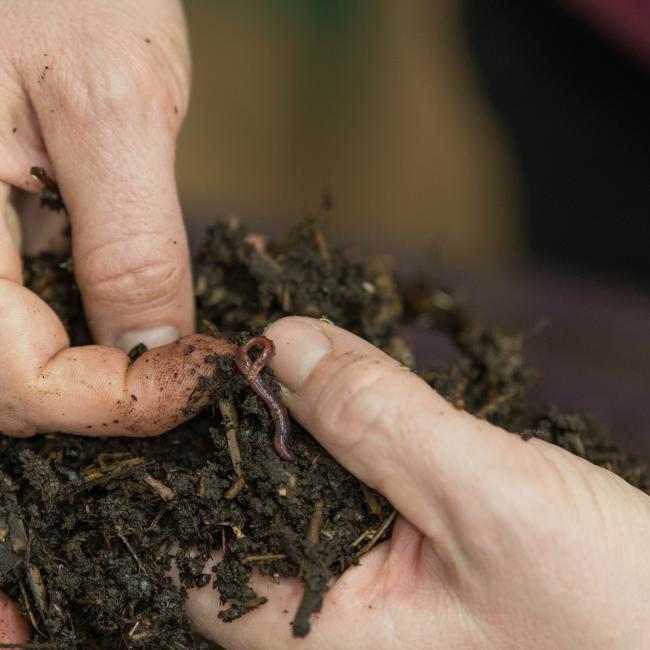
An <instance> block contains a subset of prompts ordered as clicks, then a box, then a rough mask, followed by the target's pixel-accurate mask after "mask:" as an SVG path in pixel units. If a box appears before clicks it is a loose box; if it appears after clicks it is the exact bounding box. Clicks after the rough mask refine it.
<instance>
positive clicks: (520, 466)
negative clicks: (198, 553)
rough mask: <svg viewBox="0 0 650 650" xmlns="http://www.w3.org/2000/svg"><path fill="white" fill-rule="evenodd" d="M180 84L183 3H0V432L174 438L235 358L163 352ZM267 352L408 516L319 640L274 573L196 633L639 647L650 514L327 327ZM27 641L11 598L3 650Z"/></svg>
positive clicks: (205, 605)
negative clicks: (69, 313) (65, 320)
mask: <svg viewBox="0 0 650 650" xmlns="http://www.w3.org/2000/svg"><path fill="white" fill-rule="evenodd" d="M46 54H47V56H46ZM46 60H47V62H46ZM188 89H189V55H188V51H187V42H186V35H185V29H184V25H183V19H182V13H181V9H180V5H179V3H178V2H176V1H172V0H138V2H134V1H132V0H131V1H129V0H94V1H93V3H92V10H91V9H89V5H88V3H87V2H86V0H56V1H55V0H20V2H17V0H0V152H1V155H0V313H1V314H2V328H1V329H0V431H1V432H3V433H5V434H9V435H14V436H25V435H32V434H33V433H35V432H36V431H43V432H46V431H57V430H66V431H70V432H72V433H78V434H82V435H94V434H95V433H97V434H100V435H111V434H118V433H123V432H124V431H125V430H126V431H128V432H129V433H131V434H133V435H154V434H157V433H161V432H163V431H164V430H166V429H168V428H170V427H171V426H173V425H174V424H176V423H178V422H179V421H180V420H181V419H183V418H184V417H186V416H184V415H183V411H182V408H183V407H184V406H186V405H187V402H188V400H190V398H191V397H192V396H195V388H196V381H197V377H198V376H200V375H201V373H205V372H210V371H212V369H213V367H206V364H205V361H204V359H205V357H206V356H208V355H210V354H223V353H228V354H232V353H233V351H232V349H230V348H228V347H227V346H226V345H225V344H224V343H223V342H219V341H216V340H214V339H209V338H206V337H201V336H197V335H194V336H190V337H189V338H187V337H186V338H183V339H181V341H179V342H176V343H170V341H172V340H174V339H176V338H177V337H178V336H179V335H181V336H183V335H190V334H191V332H192V329H193V313H192V297H191V279H190V270H189V263H188V252H187V244H186V237H185V232H184V229H183V224H182V220H181V215H180V208H179V205H178V198H177V195H176V189H175V182H174V173H173V160H174V146H175V139H176V135H177V133H178V129H179V126H180V123H181V121H182V118H183V115H184V113H185V110H186V106H187V97H188V94H189V90H188ZM32 166H39V167H43V168H44V169H45V170H46V171H47V173H48V175H49V176H51V177H52V178H53V179H54V180H55V181H56V182H57V183H58V184H59V187H60V188H61V191H62V193H63V198H64V200H65V202H66V205H67V206H68V209H69V211H70V215H69V216H70V221H71V224H72V232H73V240H72V252H73V256H74V263H75V273H76V277H77V282H78V284H79V286H80V288H81V291H82V294H83V300H84V306H85V310H86V314H87V317H88V320H89V322H90V324H91V327H92V331H93V335H94V337H95V340H96V341H97V342H98V343H99V344H100V345H96V346H88V347H84V348H75V349H71V348H70V347H69V342H68V339H67V335H66V333H65V332H64V330H63V327H62V325H61V323H60V322H59V321H58V319H57V318H56V316H55V315H54V313H53V312H52V311H51V310H50V309H49V308H48V307H47V305H45V303H43V302H42V301H41V300H40V299H38V298H37V297H36V296H34V295H33V294H31V293H30V292H29V291H27V290H26V289H25V288H24V287H22V286H21V273H20V255H19V250H18V242H19V240H20V238H21V233H20V229H19V222H20V221H22V222H23V224H28V223H30V222H32V223H34V222H35V223H36V225H37V232H36V233H35V234H36V237H34V236H31V237H30V236H29V235H30V233H27V235H28V236H27V237H26V241H25V247H26V250H38V249H39V248H42V247H44V246H47V247H50V246H52V245H53V244H55V245H60V242H59V241H55V240H57V238H60V226H61V222H57V221H56V217H52V215H48V217H47V219H48V220H47V221H45V222H44V221H43V215H41V214H39V212H38V210H35V211H34V209H33V208H34V205H35V201H34V200H33V198H32V199H30V197H29V196H27V195H22V196H16V195H15V191H14V192H13V196H10V192H9V188H10V187H13V188H18V189H20V190H21V191H23V192H26V193H30V192H31V193H34V192H37V191H38V190H39V189H40V187H39V185H37V184H36V182H35V181H34V180H33V179H32V178H31V177H30V176H29V169H30V168H31V167H32ZM10 199H12V200H11V201H10ZM14 204H15V205H17V206H18V208H19V209H18V212H19V213H20V214H17V212H16V210H15V208H14ZM19 217H20V219H19ZM50 223H54V224H55V225H57V229H56V230H57V232H56V233H50V232H48V227H47V224H50ZM31 235H34V233H31ZM134 330H135V332H136V333H135V334H132V333H133V331H134ZM266 334H267V336H268V337H269V338H270V339H271V340H272V341H273V342H274V344H275V346H276V350H277V356H276V357H274V358H273V359H272V361H271V366H272V368H273V369H274V370H275V372H276V376H277V377H278V378H279V380H280V381H281V382H282V383H283V384H284V386H285V387H286V389H287V390H286V398H285V401H286V405H287V406H288V408H289V409H290V410H291V412H292V414H293V416H294V417H295V418H296V419H297V420H298V421H300V422H301V423H302V424H303V425H304V426H305V427H306V428H307V429H308V430H310V431H311V432H312V433H313V435H314V436H315V437H316V438H317V439H318V440H319V441H320V442H321V443H322V444H323V445H324V446H325V448H326V449H327V450H328V451H329V452H330V453H331V454H332V455H333V456H334V457H335V458H336V459H337V460H338V461H339V462H340V463H341V464H343V465H344V466H345V467H347V468H348V469H349V470H350V471H351V472H352V473H354V474H355V475H356V476H358V477H359V478H360V479H361V480H363V481H365V482H366V483H367V484H368V485H370V486H372V487H374V488H376V489H377V490H379V491H380V492H382V493H383V494H384V495H385V496H386V497H387V498H388V499H389V500H390V501H391V502H392V503H393V505H394V506H395V508H396V509H397V510H398V511H399V512H400V513H401V514H400V516H399V517H398V518H397V520H396V524H395V529H394V532H393V535H392V538H391V540H390V541H388V542H385V543H383V544H381V545H379V546H377V547H376V548H375V549H374V550H373V551H372V552H370V553H369V554H367V555H366V556H364V557H363V560H362V563H361V565H360V566H358V567H353V568H351V569H349V570H348V571H347V572H346V573H345V574H344V575H343V576H342V577H341V578H340V579H339V580H338V582H337V583H336V584H335V585H334V586H333V587H332V589H331V590H330V591H329V592H328V594H327V595H326V598H325V604H324V608H323V611H322V613H321V614H320V615H318V616H316V617H314V621H313V629H312V633H311V634H310V636H308V637H307V638H306V639H302V640H299V641H297V640H295V639H292V638H291V635H290V627H289V621H290V617H291V615H292V612H294V611H295V608H296V607H297V605H298V602H299V599H300V587H299V585H298V584H297V583H296V582H295V581H290V580H287V581H284V582H282V583H280V584H273V583H271V582H269V581H268V580H265V579H262V578H260V577H259V576H257V577H256V578H255V587H256V589H258V590H259V591H260V592H261V593H262V594H264V595H267V596H268V597H269V599H270V600H269V602H268V603H267V604H266V605H264V606H263V607H261V608H259V609H258V610H256V611H255V612H253V613H251V614H249V615H248V616H246V617H245V618H244V619H242V620H240V621H237V622H234V623H231V624H224V623H221V622H219V621H218V619H217V618H216V612H217V611H218V609H219V608H220V607H221V604H220V603H219V596H218V594H217V593H216V592H215V591H214V590H212V589H209V588H208V589H202V590H193V591H190V595H189V600H188V604H187V614H188V617H189V619H190V621H192V623H193V625H194V626H195V628H196V629H197V630H199V631H201V632H202V633H203V634H205V635H206V636H208V637H210V638H213V639H215V640H217V641H218V642H220V643H221V644H222V645H224V646H226V647H227V648H229V650H238V649H240V648H241V649H242V650H243V649H246V650H254V649H257V648H260V650H261V649H265V650H273V648H278V649H279V648H282V649H284V648H287V649H289V650H290V649H291V648H293V647H296V648H298V647H299V648H301V649H302V650H307V649H312V648H313V649H316V648H327V649H328V650H335V649H337V648H341V649H343V648H345V649H347V648H361V649H363V648H369V649H370V648H373V649H374V650H378V649H380V648H387V649H388V648H390V649H398V650H399V648H409V649H411V648H427V649H428V648H445V649H446V650H448V649H451V650H454V649H459V650H461V649H462V650H466V649H474V648H476V649H477V650H478V649H479V648H480V649H481V650H486V649H487V650H490V649H494V650H504V649H505V650H509V649H512V650H515V649H517V650H519V649H520V648H527V649H531V650H542V649H544V650H546V649H549V650H551V649H553V650H556V649H564V648H566V649H567V650H568V649H573V648H577V647H584V648H589V649H590V650H600V649H602V650H617V649H618V648H620V649H621V650H636V649H638V650H641V649H644V648H646V647H647V639H648V637H649V635H650V600H649V599H648V598H647V590H648V587H647V586H648V584H650V553H649V552H648V549H649V548H650V498H649V497H648V496H646V495H644V494H642V493H641V492H639V491H638V490H635V489H633V488H631V487H630V486H629V485H627V484H626V483H625V482H624V481H622V480H621V479H619V478H617V477H616V476H614V475H613V474H611V473H609V472H607V471H605V470H602V469H599V468H597V467H595V466H593V465H591V464H589V463H587V462H585V461H584V460H581V459H579V458H576V457H573V456H571V455H570V454H568V453H566V452H564V451H562V450H560V449H557V448H555V447H552V446H550V445H548V444H546V443H544V442H541V441H538V440H531V441H529V442H523V441H522V440H521V439H519V438H518V437H517V436H513V435H511V434H508V433H506V432H505V431H502V430H500V429H498V428H496V427H493V426H491V425H489V424H487V423H486V422H484V421H481V420H477V419H475V418H473V417H472V416H470V415H468V414H466V413H463V412H460V411H457V410H455V409H454V408H453V407H452V406H451V405H449V404H448V403H447V402H446V401H445V400H443V399H442V398H441V397H440V396H438V395H437V394H436V393H435V392H434V391H432V390H431V389H430V388H429V387H428V386H427V385H426V384H424V383H423V382H422V381H421V380H420V379H418V378H417V377H416V376H415V375H413V374H411V373H409V372H407V371H405V370H403V369H402V368H401V367H400V366H398V365H397V364H396V363H395V362H394V361H392V360H391V359H389V358H388V357H386V356H385V355H384V354H383V353H381V352H380V351H379V350H377V349H375V348H373V347H372V346H371V345H369V344H368V343H366V342H364V341H362V340H360V339H358V338H357V337H355V336H353V335H352V334H350V333H348V332H345V331H342V330H340V329H337V328H336V327H334V326H331V325H328V324H325V323H321V322H316V321H310V320H307V319H295V318H292V319H284V320H282V321H279V322H278V323H275V324H274V325H273V326H272V327H271V328H270V329H269V330H268V331H267V333H266ZM139 341H144V342H145V343H148V344H150V347H151V346H152V344H165V343H168V345H163V347H159V348H157V349H155V350H151V351H150V352H148V353H147V354H145V355H143V356H142V357H140V358H139V359H138V361H137V362H135V363H134V364H132V365H129V363H128V358H127V356H126V355H125V353H124V351H123V350H125V349H128V348H129V347H131V345H132V344H135V343H137V342H139ZM110 346H118V347H121V348H122V350H120V349H118V348H117V347H110ZM134 398H135V399H134ZM203 403H204V401H202V400H201V399H198V400H197V401H196V402H194V406H196V408H200V406H201V405H202V404H203ZM116 420H117V422H115V421H116ZM215 557H216V554H215ZM212 563H213V562H210V563H209V564H208V570H209V567H210V566H211V565H212ZM26 638H27V627H26V625H25V623H24V621H22V620H21V618H20V614H19V611H18V609H17V608H16V606H15V605H14V604H12V603H11V602H10V601H8V600H7V598H6V597H5V596H3V595H2V594H0V643H23V642H25V640H26Z"/></svg>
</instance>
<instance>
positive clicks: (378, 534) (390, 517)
mask: <svg viewBox="0 0 650 650" xmlns="http://www.w3.org/2000/svg"><path fill="white" fill-rule="evenodd" d="M396 515H397V512H396V511H395V510H393V512H391V513H390V515H388V517H387V518H386V521H384V523H383V524H382V525H381V526H379V528H378V529H377V532H376V533H375V534H374V535H373V536H372V538H371V539H370V541H369V542H368V543H367V544H366V545H365V546H364V547H363V548H362V549H361V550H360V551H357V557H360V556H362V555H365V554H366V553H367V552H368V551H370V550H371V549H372V548H373V547H374V546H375V544H376V543H377V542H378V541H379V538H380V537H381V536H382V535H383V534H384V533H385V532H386V530H388V527H389V526H390V525H391V524H392V523H393V521H395V516H396Z"/></svg>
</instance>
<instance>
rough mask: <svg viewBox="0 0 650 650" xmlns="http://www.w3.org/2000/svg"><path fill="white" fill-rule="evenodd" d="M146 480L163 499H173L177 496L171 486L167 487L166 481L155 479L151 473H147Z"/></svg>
mask: <svg viewBox="0 0 650 650" xmlns="http://www.w3.org/2000/svg"><path fill="white" fill-rule="evenodd" d="M144 482H145V483H146V484H147V485H148V486H149V487H150V488H151V489H152V490H153V491H154V492H155V493H156V494H157V495H158V496H159V497H160V498H161V499H162V500H163V501H167V502H169V501H173V500H174V499H175V498H176V493H175V492H174V490H172V489H171V488H170V487H167V486H166V485H165V484H164V483H162V482H161V481H159V480H158V479H155V478H154V477H153V476H151V475H150V474H146V475H145V477H144Z"/></svg>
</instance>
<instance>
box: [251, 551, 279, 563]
mask: <svg viewBox="0 0 650 650" xmlns="http://www.w3.org/2000/svg"><path fill="white" fill-rule="evenodd" d="M286 557H287V556H286V555H285V554H284V553H267V554H266V555H248V556H247V557H245V558H244V559H243V560H242V562H272V561H273V560H284V559H285V558H286Z"/></svg>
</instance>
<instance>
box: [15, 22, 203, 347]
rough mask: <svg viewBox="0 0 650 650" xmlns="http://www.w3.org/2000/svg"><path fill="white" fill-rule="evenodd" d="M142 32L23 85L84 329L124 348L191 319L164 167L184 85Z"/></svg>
mask: <svg viewBox="0 0 650 650" xmlns="http://www.w3.org/2000/svg"><path fill="white" fill-rule="evenodd" d="M99 13H100V14H101V12H99ZM94 19H95V18H93V20H94ZM140 31H141V30H140V29H135V28H134V29H133V32H132V33H130V34H129V33H126V34H122V35H121V36H120V43H119V44H118V45H116V44H114V43H112V42H111V43H110V44H107V43H102V44H98V45H97V47H96V48H93V47H90V48H89V49H86V50H84V52H83V53H77V56H76V57H75V58H74V60H72V59H71V58H70V57H67V58H65V59H64V60H62V61H61V62H60V63H58V62H51V63H50V66H49V69H48V70H47V73H46V74H44V75H41V77H40V78H38V79H37V80H36V82H34V81H33V79H32V76H30V77H29V79H30V80H31V82H30V83H29V84H28V92H29V95H30V98H31V101H32V103H33V105H34V107H35V110H36V113H37V116H38V119H39V123H40V128H41V131H42V134H43V139H44V141H45V144H46V147H47V151H48V155H49V158H50V160H51V163H52V166H53V170H52V173H53V175H54V178H55V180H56V181H57V183H58V185H59V188H60V190H61V192H62V195H63V198H64V201H65V203H66V206H67V209H68V212H69V215H70V220H71V224H72V235H73V242H72V249H73V257H74V262H75V275H76V278H77V282H78V284H79V287H80V290H81V293H82V296H83V301H84V308H85V312H86V315H87V319H88V322H89V325H90V328H91V331H92V333H93V335H94V338H95V340H96V341H98V342H99V343H102V344H106V345H118V346H119V347H121V348H122V349H124V350H128V349H130V348H131V347H133V346H134V345H135V344H137V343H140V342H143V343H145V344H147V345H148V346H149V347H153V346H155V345H162V344H164V343H167V342H169V341H171V340H174V339H175V338H177V337H178V336H179V335H184V334H189V333H190V332H192V331H193V325H194V311H193V296H192V283H191V273H190V261H189V249H188V244H187V237H186V233H185V228H184V224H183V219H182V214H181V209H180V204H179V200H178V195H177V191H176V181H175V174H174V157H175V142H176V136H177V134H178V130H179V127H180V123H181V113H182V112H183V111H184V107H185V104H186V101H187V98H186V95H187V88H186V85H187V83H185V84H183V83H182V82H181V81H180V77H181V76H182V73H181V72H178V74H176V71H175V69H176V68H178V67H179V66H178V65H175V64H173V62H171V61H170V60H169V59H170V57H168V56H166V54H165V52H166V50H165V49H162V50H160V51H158V50H155V51H154V48H155V44H154V47H151V48H150V47H149V45H147V44H146V43H145V42H144V39H143V38H142V35H141V33H140ZM73 49H74V48H73ZM118 49H119V51H117V50H118ZM150 51H151V53H150ZM124 52H126V54H125V53H124ZM112 55H114V58H111V56H112ZM156 56H158V57H159V58H158V60H155V63H154V62H152V59H153V58H154V57H156ZM107 57H108V60H107Z"/></svg>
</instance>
